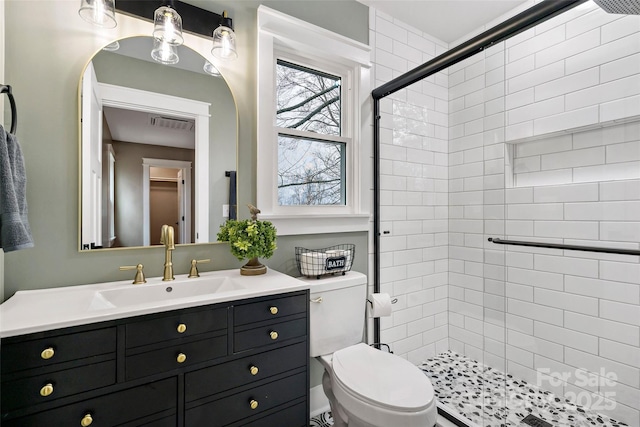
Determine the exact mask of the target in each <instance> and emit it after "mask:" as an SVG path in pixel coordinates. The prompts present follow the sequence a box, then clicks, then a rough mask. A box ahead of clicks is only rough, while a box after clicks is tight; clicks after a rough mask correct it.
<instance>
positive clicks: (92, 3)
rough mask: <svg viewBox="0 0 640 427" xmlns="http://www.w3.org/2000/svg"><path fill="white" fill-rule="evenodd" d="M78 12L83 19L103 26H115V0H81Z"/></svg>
mask: <svg viewBox="0 0 640 427" xmlns="http://www.w3.org/2000/svg"><path fill="white" fill-rule="evenodd" d="M78 14H79V15H80V17H81V18H82V19H84V20H85V21H87V22H91V23H92V24H95V25H97V26H99V27H103V28H115V26H116V25H118V23H117V22H116V14H115V0H80V9H78Z"/></svg>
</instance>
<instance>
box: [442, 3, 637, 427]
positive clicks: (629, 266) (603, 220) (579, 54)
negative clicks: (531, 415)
mask: <svg viewBox="0 0 640 427" xmlns="http://www.w3.org/2000/svg"><path fill="white" fill-rule="evenodd" d="M476 56H477V58H476V57H473V58H470V59H468V60H467V61H465V62H464V63H461V64H458V65H456V66H454V67H451V70H450V74H449V84H450V90H449V95H450V104H449V125H450V128H449V132H450V142H449V147H450V154H449V170H450V172H449V178H450V180H449V191H450V194H449V202H450V208H449V211H450V212H449V214H450V222H449V227H450V233H451V234H450V242H449V243H450V249H449V267H450V273H449V276H450V280H449V282H450V288H449V301H450V302H449V322H450V326H449V341H450V345H451V348H452V349H453V350H456V351H458V352H461V353H464V354H466V355H468V356H471V357H474V358H476V359H478V360H483V361H484V362H485V363H487V364H489V365H491V366H494V367H496V368H498V369H501V370H506V371H507V372H509V373H512V374H514V375H515V376H517V377H520V378H523V379H526V380H527V381H529V382H531V383H533V384H537V385H540V386H542V387H543V388H545V389H549V390H552V391H554V392H556V393H557V394H559V395H566V396H567V397H569V398H572V399H573V400H575V401H577V403H580V404H583V405H585V406H590V407H592V408H593V409H595V410H597V411H598V412H601V413H605V414H607V415H611V416H612V417H614V418H617V419H621V420H622V421H626V422H627V423H629V424H630V425H640V414H639V412H638V409H639V407H640V260H639V257H637V256H620V255H602V254H590V253H586V252H576V251H564V252H560V251H558V250H549V249H538V250H535V249H531V248H518V247H499V246H497V245H494V244H491V243H489V242H487V240H486V239H487V237H491V236H496V237H502V236H504V235H506V236H507V238H512V239H515V240H540V241H547V242H553V243H558V242H560V243H567V244H577V245H593V246H616V247H624V248H633V249H638V248H639V247H640V245H639V242H640V181H638V180H637V179H634V178H638V177H639V176H640V175H639V174H640V163H638V160H640V122H633V120H636V119H638V115H640V96H639V95H638V94H639V93H640V17H638V16H629V17H623V16H620V15H608V14H606V13H604V12H603V11H601V10H600V9H599V8H598V7H597V6H595V5H593V4H592V3H587V4H585V6H582V7H580V8H578V9H574V10H572V11H570V12H567V13H565V14H563V15H560V16H559V17H556V18H554V19H552V20H550V21H547V22H546V23H544V24H542V25H539V26H537V27H536V28H534V29H531V30H528V31H526V32H524V33H522V34H520V35H518V36H516V37H514V38H512V39H510V40H507V41H506V42H505V43H503V44H501V45H498V46H494V47H492V48H491V49H488V50H487V51H485V53H484V54H483V55H476ZM628 120H631V122H629V123H623V122H625V121H628ZM600 125H606V126H607V127H604V128H601V129H597V128H598V127H599V126H600ZM503 126H504V127H503ZM503 129H504V132H503ZM567 129H574V130H575V129H578V130H579V131H578V132H575V133H567V132H565V130H567ZM512 165H513V167H512ZM514 172H515V175H514ZM483 248H484V249H485V250H483ZM505 250H506V251H505Z"/></svg>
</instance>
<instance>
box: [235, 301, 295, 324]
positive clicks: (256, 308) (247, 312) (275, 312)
mask: <svg viewBox="0 0 640 427" xmlns="http://www.w3.org/2000/svg"><path fill="white" fill-rule="evenodd" d="M306 311H307V296H305V295H297V296H288V297H284V298H275V299H269V300H264V301H258V302H252V303H249V304H238V305H236V306H234V307H233V319H234V320H233V323H234V324H235V325H236V326H240V325H247V324H251V323H256V322H261V321H263V320H271V319H279V318H282V317H285V316H290V315H292V314H298V313H304V312H306Z"/></svg>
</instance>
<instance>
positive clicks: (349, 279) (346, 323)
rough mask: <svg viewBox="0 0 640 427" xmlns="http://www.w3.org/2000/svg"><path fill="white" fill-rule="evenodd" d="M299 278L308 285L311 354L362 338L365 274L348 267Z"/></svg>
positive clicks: (335, 348)
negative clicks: (335, 272) (339, 272)
mask: <svg viewBox="0 0 640 427" xmlns="http://www.w3.org/2000/svg"><path fill="white" fill-rule="evenodd" d="M301 280H304V281H307V282H308V283H309V285H310V287H311V289H310V292H311V298H310V299H311V302H310V303H309V305H310V313H311V314H310V320H311V327H310V329H311V331H310V334H311V340H310V341H311V357H317V356H322V355H326V354H331V353H333V352H335V351H337V350H340V349H342V348H345V347H349V346H350V345H353V344H357V343H359V342H362V341H363V338H364V337H363V333H364V324H365V320H366V319H365V311H366V303H367V276H365V275H364V274H362V273H358V272H357V271H349V272H347V273H346V274H345V275H344V276H341V275H335V276H325V277H321V278H320V279H315V278H308V279H305V278H302V279H301Z"/></svg>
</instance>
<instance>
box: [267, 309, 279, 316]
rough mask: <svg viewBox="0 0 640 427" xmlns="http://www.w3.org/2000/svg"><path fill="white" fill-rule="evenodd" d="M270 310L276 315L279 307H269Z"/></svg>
mask: <svg viewBox="0 0 640 427" xmlns="http://www.w3.org/2000/svg"><path fill="white" fill-rule="evenodd" d="M269 311H270V312H271V314H273V315H276V314H278V307H269Z"/></svg>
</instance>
